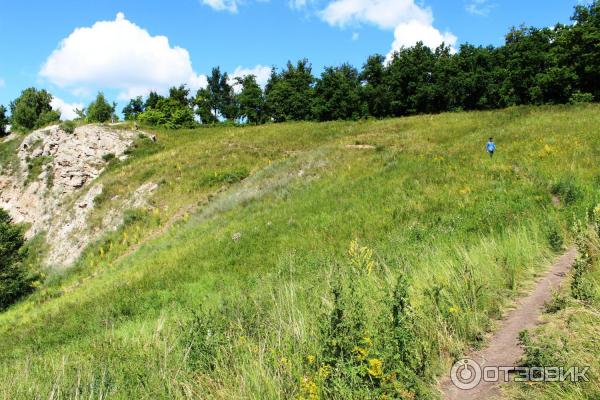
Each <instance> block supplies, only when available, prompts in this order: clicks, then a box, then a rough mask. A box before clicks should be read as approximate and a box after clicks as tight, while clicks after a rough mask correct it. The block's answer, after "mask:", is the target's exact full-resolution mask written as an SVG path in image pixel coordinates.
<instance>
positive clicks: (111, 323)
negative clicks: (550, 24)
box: [0, 105, 600, 399]
mask: <svg viewBox="0 0 600 400" xmlns="http://www.w3.org/2000/svg"><path fill="white" fill-rule="evenodd" d="M598 126H600V106H598V105H581V106H555V107H541V108H510V109H507V110H503V111H494V112H476V113H453V114H442V115H437V116H418V117H410V118H402V119H390V120H383V121H361V122H332V123H320V124H317V123H295V124H276V125H267V126H261V127H244V128H235V127H224V126H223V127H215V128H205V129H196V130H187V131H186V130H182V131H158V132H155V133H156V134H157V136H158V142H157V143H152V142H151V141H149V140H146V139H140V140H139V141H138V143H137V145H136V148H135V149H134V150H133V151H131V156H130V158H129V159H128V160H126V161H122V162H120V161H118V160H113V161H112V162H111V165H110V167H109V168H108V170H107V171H106V172H105V173H104V174H103V175H102V176H101V177H100V178H99V179H100V181H101V182H102V183H103V184H104V187H105V188H106V189H105V192H104V193H103V194H102V196H101V198H98V199H96V209H95V211H94V213H95V216H96V218H97V219H98V220H100V219H101V218H102V215H103V213H105V212H107V210H110V205H111V201H113V200H112V199H115V198H116V196H123V195H124V194H126V193H130V192H131V191H134V190H136V189H137V188H138V187H140V186H141V185H142V184H145V183H148V182H152V183H155V184H158V189H157V190H156V191H155V192H154V194H153V197H152V198H151V201H150V203H151V207H148V208H145V209H138V210H131V211H129V212H128V213H127V217H126V221H125V225H124V226H123V227H122V228H120V229H119V230H118V231H116V232H113V233H110V234H107V236H106V237H105V238H104V239H103V240H102V241H100V242H99V243H97V244H95V245H93V246H91V247H90V248H89V249H88V250H87V251H86V252H85V254H84V255H83V256H82V257H81V259H80V260H79V261H78V262H77V265H76V267H75V268H74V269H73V270H71V271H70V272H68V273H67V274H66V275H50V276H49V277H48V278H47V279H46V281H45V282H43V283H40V288H39V290H38V291H37V292H36V293H35V294H34V295H32V296H31V297H30V298H28V299H26V300H25V301H23V302H22V303H20V304H18V305H16V306H14V307H12V308H11V309H9V310H8V311H6V312H4V313H2V314H0V337H1V338H2V340H0V397H2V398H11V399H20V398H23V399H30V398H46V399H48V398H50V399H59V398H60V399H64V398H111V399H131V398H148V399H157V398H222V399H229V398H252V399H265V398H281V399H286V398H304V399H317V398H403V399H411V398H436V394H435V391H434V389H432V388H433V387H434V384H435V381H436V379H437V377H438V376H440V375H441V374H442V373H445V372H446V371H447V370H448V368H449V365H451V363H452V362H453V360H454V358H455V357H459V356H460V355H461V354H462V352H463V351H464V350H465V349H467V348H469V347H477V346H481V345H483V344H484V343H485V340H486V336H487V334H488V333H489V332H490V331H491V330H492V329H493V327H494V322H493V321H494V319H496V318H498V317H500V316H501V315H502V311H503V310H504V309H505V308H506V307H507V306H509V305H510V303H511V299H514V298H515V297H516V296H518V295H519V293H521V292H522V291H524V290H526V289H527V288H528V285H530V284H531V282H532V280H533V278H534V277H535V276H536V274H538V273H540V272H541V271H542V270H543V269H544V267H545V266H547V264H548V263H549V262H550V260H551V259H552V257H553V256H554V254H556V253H558V252H560V251H561V249H562V248H564V247H565V246H566V245H567V244H568V243H569V242H570V240H571V236H570V228H571V226H572V225H573V223H574V221H575V220H576V219H577V218H583V217H584V216H585V215H586V214H587V213H588V212H589V210H590V209H591V208H593V207H594V206H595V205H596V204H598V203H599V202H600V191H599V190H598V187H599V186H598V185H599V184H600V168H599V166H598V161H599V160H600V137H599V135H598V129H597V127H598ZM489 136H493V137H494V138H495V140H496V142H497V145H498V151H497V154H496V155H495V156H494V159H490V158H489V157H488V156H487V155H486V154H485V152H484V144H485V142H486V140H487V138H488V137H489ZM597 292H598V291H597V290H596V295H597V297H598V298H600V295H598V293H597ZM594 301H596V300H592V301H591V303H590V304H591V305H582V304H579V303H574V304H573V306H574V307H583V308H585V307H588V308H589V307H594V304H596V305H597V304H598V303H599V302H596V303H594ZM597 310H598V309H597V308H596V311H595V312H597ZM585 326H587V325H585ZM539 334H540V335H544V333H543V332H541V333H539ZM540 340H541V339H540ZM582 340H585V339H582ZM592 348H593V346H592ZM518 390H519V389H516V391H515V392H514V393H513V394H511V395H512V396H520V395H522V393H520V392H518ZM521 390H528V389H527V388H522V389H521ZM572 391H576V392H573V393H584V394H590V393H592V394H593V393H595V394H596V395H598V393H599V391H598V386H597V384H596V386H595V387H594V386H593V383H592V384H582V385H573V387H570V388H560V389H559V392H556V393H559V394H561V395H564V396H566V393H571V392H572ZM523 395H524V394H523ZM546 395H547V396H548V398H553V397H552V396H553V395H552V393H545V392H544V390H543V388H541V389H539V393H538V396H537V397H536V398H542V397H543V396H546ZM524 396H525V395H524ZM574 396H576V395H574ZM557 398H558V397H557ZM573 398H577V397H573Z"/></svg>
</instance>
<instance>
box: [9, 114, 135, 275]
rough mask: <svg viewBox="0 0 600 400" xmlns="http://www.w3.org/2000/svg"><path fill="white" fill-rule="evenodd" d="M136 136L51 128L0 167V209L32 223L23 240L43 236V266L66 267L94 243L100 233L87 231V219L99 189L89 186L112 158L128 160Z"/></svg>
mask: <svg viewBox="0 0 600 400" xmlns="http://www.w3.org/2000/svg"><path fill="white" fill-rule="evenodd" d="M139 134H140V132H138V131H129V130H120V129H111V128H107V127H105V126H101V125H86V126H81V127H77V128H76V129H75V131H74V132H73V133H72V134H70V133H68V132H65V131H63V130H62V129H60V127H59V126H58V125H55V126H50V127H47V128H44V129H40V130H37V131H34V132H32V133H31V134H29V135H27V137H25V139H23V141H22V143H21V145H20V146H19V148H18V151H17V154H16V157H17V159H16V162H14V163H12V164H11V166H4V165H2V166H0V167H1V173H0V207H2V208H4V209H5V210H6V211H8V213H9V214H10V215H11V217H12V218H13V220H14V221H15V222H17V223H28V224H30V227H29V230H28V231H27V237H32V236H34V235H36V234H38V233H41V232H45V233H46V237H47V242H48V245H49V254H48V258H47V260H46V263H47V264H49V265H56V266H66V265H68V264H70V263H72V262H73V261H75V260H76V259H77V257H78V256H79V255H80V254H81V252H82V251H83V249H84V248H85V246H86V245H87V244H88V243H89V242H90V241H91V240H94V239H97V237H98V236H99V235H98V232H96V233H94V232H88V230H87V219H88V216H89V214H90V212H91V210H92V209H93V207H94V199H95V198H96V197H97V196H98V195H100V194H101V193H102V189H103V188H102V185H100V184H92V182H93V181H94V179H96V178H97V177H98V176H99V175H100V174H101V173H102V171H103V170H104V168H105V167H106V165H107V163H108V160H109V158H110V157H118V158H121V159H124V158H125V157H126V155H125V151H126V150H127V149H128V148H129V147H130V146H131V145H132V144H133V141H134V139H135V138H136V137H137V136H138V135H139ZM112 222H113V223H115V221H112ZM106 228H107V229H110V228H112V229H114V228H115V227H114V226H111V227H106Z"/></svg>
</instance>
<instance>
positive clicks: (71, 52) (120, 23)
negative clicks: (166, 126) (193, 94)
mask: <svg viewBox="0 0 600 400" xmlns="http://www.w3.org/2000/svg"><path fill="white" fill-rule="evenodd" d="M40 75H41V76H42V77H43V78H46V79H48V80H49V81H50V82H52V83H54V84H56V85H58V86H60V87H63V88H69V89H71V90H72V91H73V92H74V93H80V94H82V93H92V92H93V91H95V90H97V89H99V88H102V89H116V90H118V91H119V98H120V99H128V98H131V97H134V96H138V95H144V94H147V93H148V92H149V91H150V90H157V91H159V92H165V91H166V90H167V89H168V88H169V87H170V86H174V85H179V84H182V83H184V84H187V85H189V87H190V88H191V89H198V88H200V87H203V86H205V85H206V77H205V76H203V75H198V74H196V73H195V72H194V70H193V69H192V63H191V60H190V55H189V53H188V51H187V50H186V49H183V48H181V47H177V46H175V47H171V46H170V45H169V39H168V38H167V37H165V36H151V35H150V34H149V33H148V31H146V30H145V29H142V28H140V27H139V26H137V25H135V24H134V23H132V22H130V21H128V20H127V19H125V16H124V15H123V13H118V14H117V17H116V18H115V20H113V21H99V22H96V23H95V24H94V25H93V26H91V27H83V28H77V29H75V30H74V31H73V32H72V33H71V34H70V35H69V36H68V37H67V38H65V39H63V40H62V42H61V43H60V45H59V47H58V49H56V50H55V51H54V52H53V53H52V54H51V55H50V56H49V57H48V59H47V60H46V62H45V63H44V65H43V66H42V69H41V70H40Z"/></svg>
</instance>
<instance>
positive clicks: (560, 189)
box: [550, 178, 582, 206]
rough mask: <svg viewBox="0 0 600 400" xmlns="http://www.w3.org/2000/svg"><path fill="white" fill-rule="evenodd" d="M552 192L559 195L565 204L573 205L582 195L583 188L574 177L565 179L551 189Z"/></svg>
mask: <svg viewBox="0 0 600 400" xmlns="http://www.w3.org/2000/svg"><path fill="white" fill-rule="evenodd" d="M550 192H551V193H552V194H553V195H555V196H558V197H559V198H560V200H561V201H562V202H563V203H564V204H565V205H567V206H568V205H571V204H573V203H575V202H576V201H577V200H579V199H580V198H581V197H582V192H581V188H580V187H579V186H578V185H577V184H576V183H575V180H574V179H573V178H567V179H563V180H561V181H559V182H557V183H555V184H554V185H552V188H551V189H550Z"/></svg>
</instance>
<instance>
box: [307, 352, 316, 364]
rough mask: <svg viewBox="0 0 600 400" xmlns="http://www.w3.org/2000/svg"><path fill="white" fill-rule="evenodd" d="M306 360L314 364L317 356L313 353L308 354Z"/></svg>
mask: <svg viewBox="0 0 600 400" xmlns="http://www.w3.org/2000/svg"><path fill="white" fill-rule="evenodd" d="M306 362H307V363H309V364H314V363H315V356H313V355H312V354H311V355H308V356H306Z"/></svg>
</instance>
